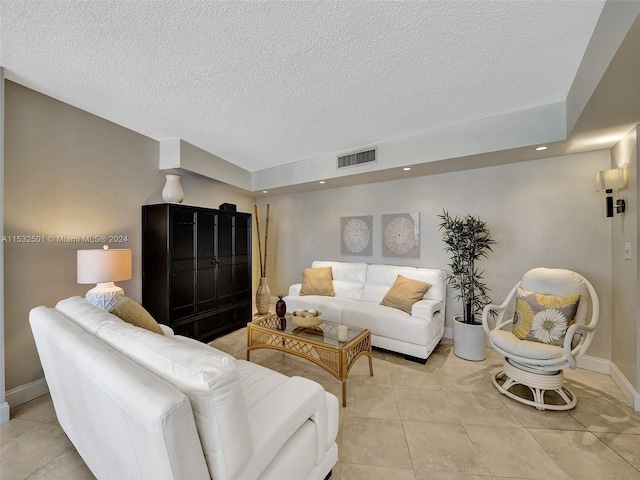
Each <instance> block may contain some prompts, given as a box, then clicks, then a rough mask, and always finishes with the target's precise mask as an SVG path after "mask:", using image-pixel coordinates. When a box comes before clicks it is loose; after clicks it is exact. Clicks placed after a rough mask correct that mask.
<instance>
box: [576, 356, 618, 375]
mask: <svg viewBox="0 0 640 480" xmlns="http://www.w3.org/2000/svg"><path fill="white" fill-rule="evenodd" d="M612 365H613V364H612V363H611V361H609V360H604V359H602V358H598V357H591V356H589V355H585V356H583V357H582V358H581V359H580V360H578V368H584V369H585V370H589V371H590V372H596V373H604V374H606V375H610V372H611V366H612Z"/></svg>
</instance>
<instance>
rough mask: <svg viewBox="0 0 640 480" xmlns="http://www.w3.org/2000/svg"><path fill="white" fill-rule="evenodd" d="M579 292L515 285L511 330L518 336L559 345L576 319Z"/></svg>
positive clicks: (523, 338)
mask: <svg viewBox="0 0 640 480" xmlns="http://www.w3.org/2000/svg"><path fill="white" fill-rule="evenodd" d="M579 301H580V294H578V293H576V294H571V295H563V296H555V295H543V294H541V293H536V292H532V291H530V290H525V289H523V288H520V287H518V288H517V290H516V311H515V314H514V316H513V334H514V335H515V336H516V337H518V338H519V339H520V340H529V341H532V342H541V343H547V344H550V345H559V346H562V345H563V343H564V336H565V334H566V333H567V329H568V328H569V327H570V326H571V324H572V323H573V322H574V320H575V316H576V311H577V310H578V302H579Z"/></svg>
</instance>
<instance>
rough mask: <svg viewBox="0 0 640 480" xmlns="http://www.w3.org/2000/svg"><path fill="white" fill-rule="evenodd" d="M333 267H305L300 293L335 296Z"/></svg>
mask: <svg viewBox="0 0 640 480" xmlns="http://www.w3.org/2000/svg"><path fill="white" fill-rule="evenodd" d="M332 282H333V278H332V277H331V267H326V268H305V269H304V270H302V291H301V292H300V295H326V296H329V297H333V296H334V292H333V283H332Z"/></svg>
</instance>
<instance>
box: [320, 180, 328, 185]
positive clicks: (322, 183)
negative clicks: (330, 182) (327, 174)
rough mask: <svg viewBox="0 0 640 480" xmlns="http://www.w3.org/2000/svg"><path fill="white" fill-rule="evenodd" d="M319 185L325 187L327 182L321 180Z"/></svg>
mask: <svg viewBox="0 0 640 480" xmlns="http://www.w3.org/2000/svg"><path fill="white" fill-rule="evenodd" d="M318 183H319V184H321V185H324V184H325V183H327V182H325V181H324V180H320V181H319V182H318Z"/></svg>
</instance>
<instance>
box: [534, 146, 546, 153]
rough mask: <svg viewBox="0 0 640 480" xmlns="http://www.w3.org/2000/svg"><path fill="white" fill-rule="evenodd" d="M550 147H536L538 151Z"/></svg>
mask: <svg viewBox="0 0 640 480" xmlns="http://www.w3.org/2000/svg"><path fill="white" fill-rule="evenodd" d="M547 148H548V147H545V146H542V147H536V150H537V151H538V152H541V151H542V150H546V149H547Z"/></svg>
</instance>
